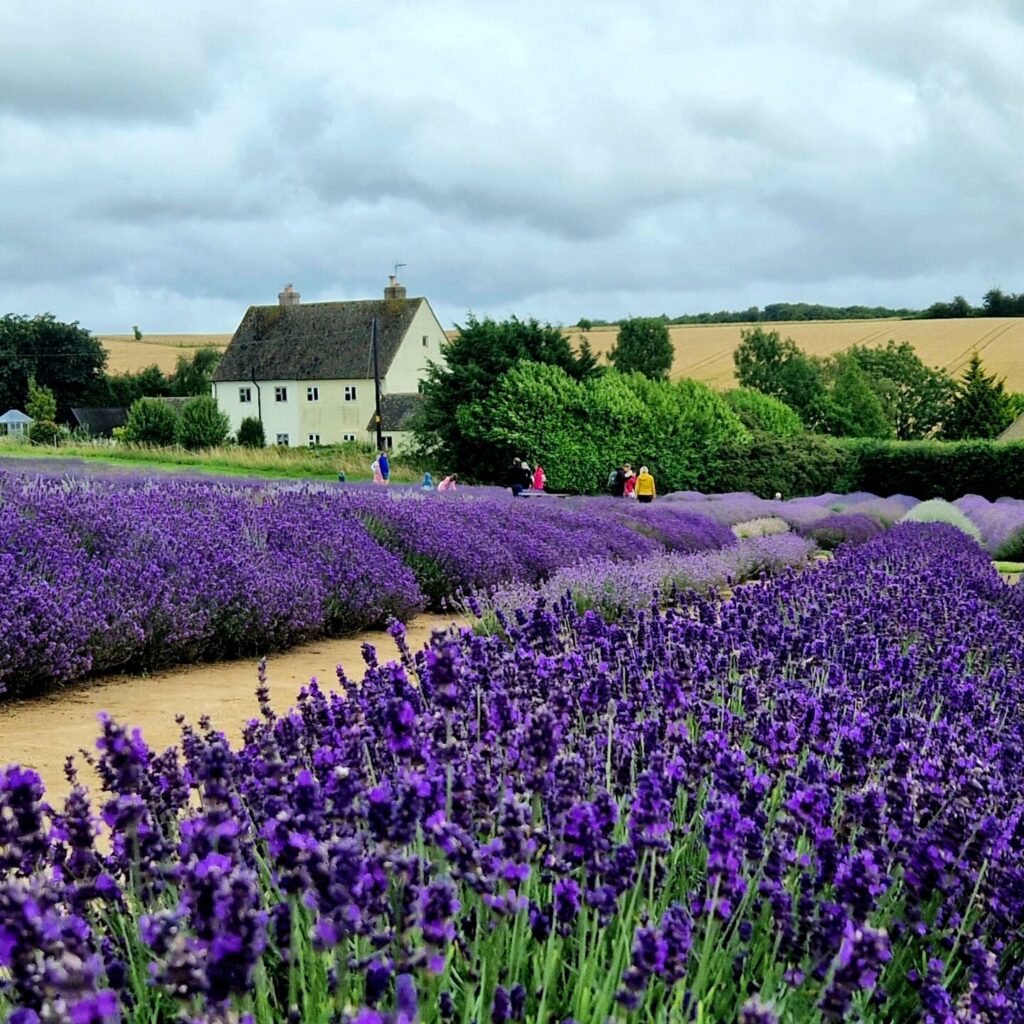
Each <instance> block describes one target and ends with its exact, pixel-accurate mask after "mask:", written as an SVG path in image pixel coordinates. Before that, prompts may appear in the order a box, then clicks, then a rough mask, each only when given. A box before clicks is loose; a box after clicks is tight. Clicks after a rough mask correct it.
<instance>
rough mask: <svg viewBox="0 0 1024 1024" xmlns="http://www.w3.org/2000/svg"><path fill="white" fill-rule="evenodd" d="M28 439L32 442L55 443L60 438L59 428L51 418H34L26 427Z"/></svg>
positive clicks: (58, 442)
mask: <svg viewBox="0 0 1024 1024" xmlns="http://www.w3.org/2000/svg"><path fill="white" fill-rule="evenodd" d="M28 439H29V440H30V441H32V442H33V443H34V444H48V445H57V444H60V440H61V429H60V427H58V426H57V424H56V423H54V422H53V420H36V421H35V423H33V424H32V425H31V426H30V427H29V428H28Z"/></svg>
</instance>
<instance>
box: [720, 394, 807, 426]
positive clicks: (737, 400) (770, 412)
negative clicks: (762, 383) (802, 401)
mask: <svg viewBox="0 0 1024 1024" xmlns="http://www.w3.org/2000/svg"><path fill="white" fill-rule="evenodd" d="M722 397H723V398H724V399H725V400H726V401H727V402H728V403H729V405H730V406H731V407H732V410H733V412H735V413H736V415H737V416H739V418H740V420H741V421H742V423H743V425H744V426H745V427H747V428H748V429H749V430H751V431H763V432H764V433H766V434H774V435H775V436H777V437H795V436H796V435H797V434H801V433H803V429H804V425H803V421H802V420H801V419H800V416H799V415H798V414H797V413H796V412H795V411H794V410H793V409H791V408H790V407H789V406H788V405H786V403H785V402H782V401H780V400H779V399H778V398H773V397H772V396H771V395H765V394H762V393H761V392H760V391H755V390H754V389H753V388H734V389H733V390H732V391H726V392H725V393H724V395H723V396H722Z"/></svg>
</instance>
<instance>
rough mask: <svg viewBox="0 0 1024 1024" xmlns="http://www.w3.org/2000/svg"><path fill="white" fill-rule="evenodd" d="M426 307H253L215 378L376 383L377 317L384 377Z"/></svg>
mask: <svg viewBox="0 0 1024 1024" xmlns="http://www.w3.org/2000/svg"><path fill="white" fill-rule="evenodd" d="M421 302H426V299H423V298H416V299H363V300H358V301H353V302H306V303H299V304H296V305H291V306H250V307H249V309H248V310H247V311H246V314H245V316H244V317H242V322H241V323H240V324H239V325H238V329H237V330H236V331H235V333H234V335H233V336H232V338H231V344H230V345H228V348H227V351H226V352H225V353H224V357H223V358H222V359H221V361H220V364H219V365H218V367H217V369H216V370H215V371H214V374H213V379H214V380H215V381H232V380H252V379H253V378H254V377H255V379H256V380H351V379H357V380H365V379H368V378H372V377H373V355H372V352H371V348H370V323H371V321H372V320H373V318H374V317H377V320H378V325H379V352H380V372H381V376H384V375H385V374H386V373H387V372H388V368H389V367H390V366H391V362H392V360H393V359H394V358H395V353H396V352H397V351H398V348H399V346H400V345H401V344H402V339H403V338H404V337H405V335H406V332H407V331H408V330H409V326H410V324H411V323H412V319H413V317H414V316H415V315H416V311H417V310H418V309H419V305H420V303H421Z"/></svg>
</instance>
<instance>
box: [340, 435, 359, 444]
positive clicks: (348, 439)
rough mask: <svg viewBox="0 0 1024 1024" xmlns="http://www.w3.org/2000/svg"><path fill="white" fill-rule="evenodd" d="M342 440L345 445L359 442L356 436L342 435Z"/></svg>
mask: <svg viewBox="0 0 1024 1024" xmlns="http://www.w3.org/2000/svg"><path fill="white" fill-rule="evenodd" d="M341 440H342V442H344V443H351V442H353V441H355V440H357V438H356V435H355V434H342V435H341Z"/></svg>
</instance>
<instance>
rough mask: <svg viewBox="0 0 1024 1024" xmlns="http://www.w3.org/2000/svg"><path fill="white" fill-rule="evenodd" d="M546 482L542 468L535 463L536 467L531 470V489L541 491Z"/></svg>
mask: <svg viewBox="0 0 1024 1024" xmlns="http://www.w3.org/2000/svg"><path fill="white" fill-rule="evenodd" d="M547 482H548V478H547V477H546V476H545V475H544V469H543V467H542V466H541V465H540V463H539V462H538V463H537V468H536V469H535V470H534V471H533V489H534V490H535V491H543V490H544V485H545V484H546V483H547Z"/></svg>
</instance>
